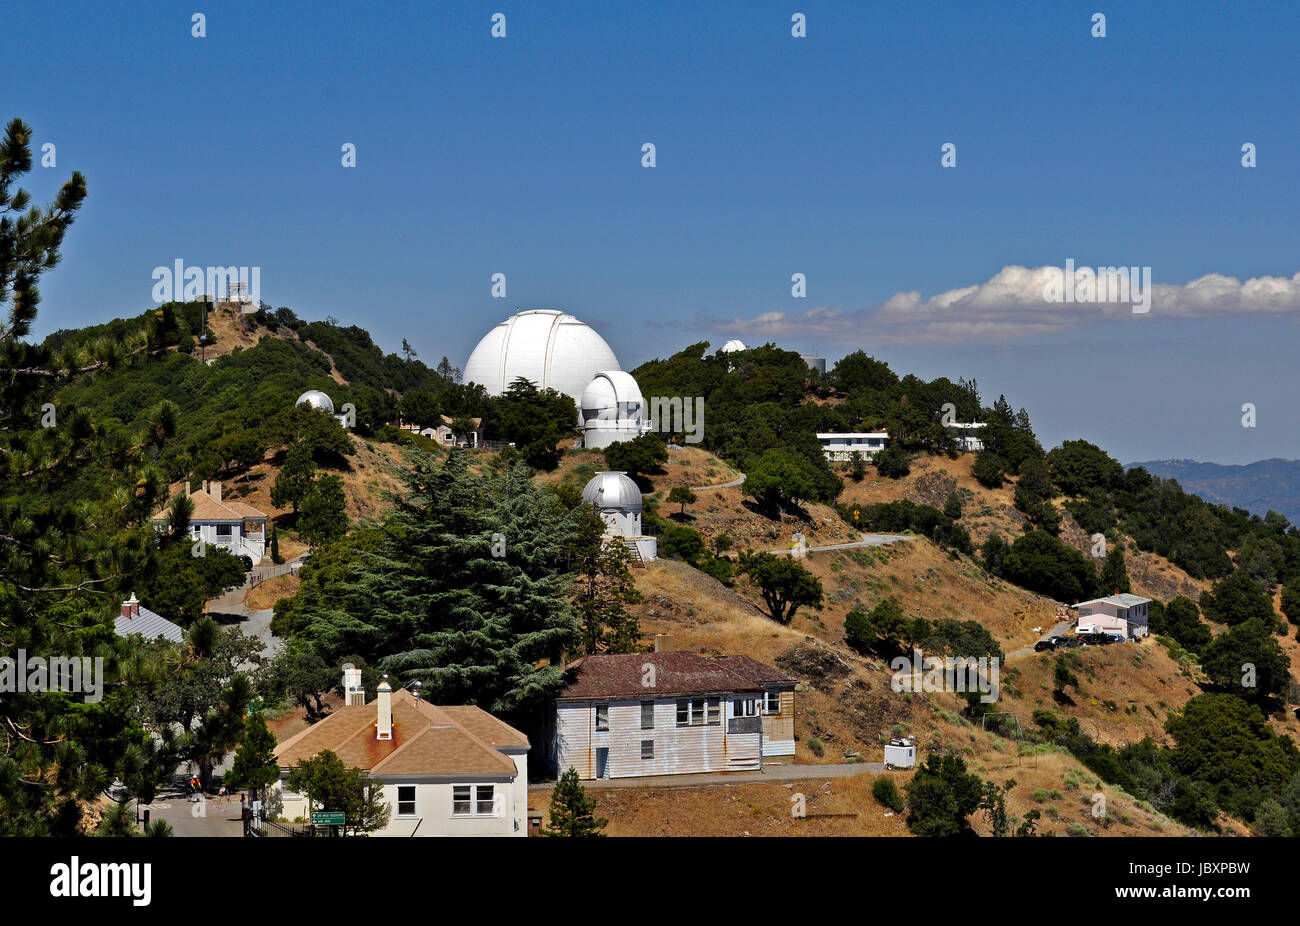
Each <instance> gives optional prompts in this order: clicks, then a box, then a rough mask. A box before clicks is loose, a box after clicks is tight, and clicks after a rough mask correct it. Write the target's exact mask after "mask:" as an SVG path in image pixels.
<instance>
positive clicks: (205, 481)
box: [203, 479, 208, 492]
mask: <svg viewBox="0 0 1300 926" xmlns="http://www.w3.org/2000/svg"><path fill="white" fill-rule="evenodd" d="M203 491H204V492H206V491H208V480H206V479H204V480H203Z"/></svg>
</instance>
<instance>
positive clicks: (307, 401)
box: [293, 389, 334, 415]
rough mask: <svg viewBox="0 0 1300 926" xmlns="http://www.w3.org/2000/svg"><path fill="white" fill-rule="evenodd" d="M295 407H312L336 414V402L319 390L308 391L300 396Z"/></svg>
mask: <svg viewBox="0 0 1300 926" xmlns="http://www.w3.org/2000/svg"><path fill="white" fill-rule="evenodd" d="M293 404H294V405H310V406H311V407H312V408H321V409H324V410H325V411H327V412H329V413H330V414H331V415H332V414H334V402H333V400H331V399H330V397H329V396H327V395H326V394H325V393H323V392H321V391H320V390H319V389H308V390H307V391H306V392H304V393H303V394H302V395H300V396H298V401H297V402H294V403H293Z"/></svg>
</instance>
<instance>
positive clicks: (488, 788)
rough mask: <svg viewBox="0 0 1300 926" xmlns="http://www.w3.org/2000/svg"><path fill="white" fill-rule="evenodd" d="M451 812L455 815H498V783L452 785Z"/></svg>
mask: <svg viewBox="0 0 1300 926" xmlns="http://www.w3.org/2000/svg"><path fill="white" fill-rule="evenodd" d="M451 813H452V816H454V817H493V816H496V785H452V788H451Z"/></svg>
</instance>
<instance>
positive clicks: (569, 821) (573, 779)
mask: <svg viewBox="0 0 1300 926" xmlns="http://www.w3.org/2000/svg"><path fill="white" fill-rule="evenodd" d="M595 811H596V802H595V801H594V800H592V799H591V798H589V797H587V790H586V789H585V788H584V787H583V786H582V783H581V782H580V781H579V780H578V773H577V771H576V770H575V769H573V768H570V769H569V770H568V771H567V772H565V773H564V774H563V775H561V776H560V780H559V781H557V782H556V783H555V790H554V791H552V792H551V810H550V826H549V827H546V828H543V829H542V835H543V836H604V835H605V834H604V833H602V832H600V831H601V830H602V829H604V828H605V827H606V826H607V825H608V824H609V820H607V819H606V818H605V817H597V816H596V813H595Z"/></svg>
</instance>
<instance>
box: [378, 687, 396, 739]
mask: <svg viewBox="0 0 1300 926" xmlns="http://www.w3.org/2000/svg"><path fill="white" fill-rule="evenodd" d="M377 700H378V701H379V705H378V707H379V710H378V718H377V720H376V721H375V739H381V740H390V739H392V738H393V688H392V686H391V685H389V684H388V676H387V675H385V676H384V677H383V678H382V679H380V681H379V697H378V699H377Z"/></svg>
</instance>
